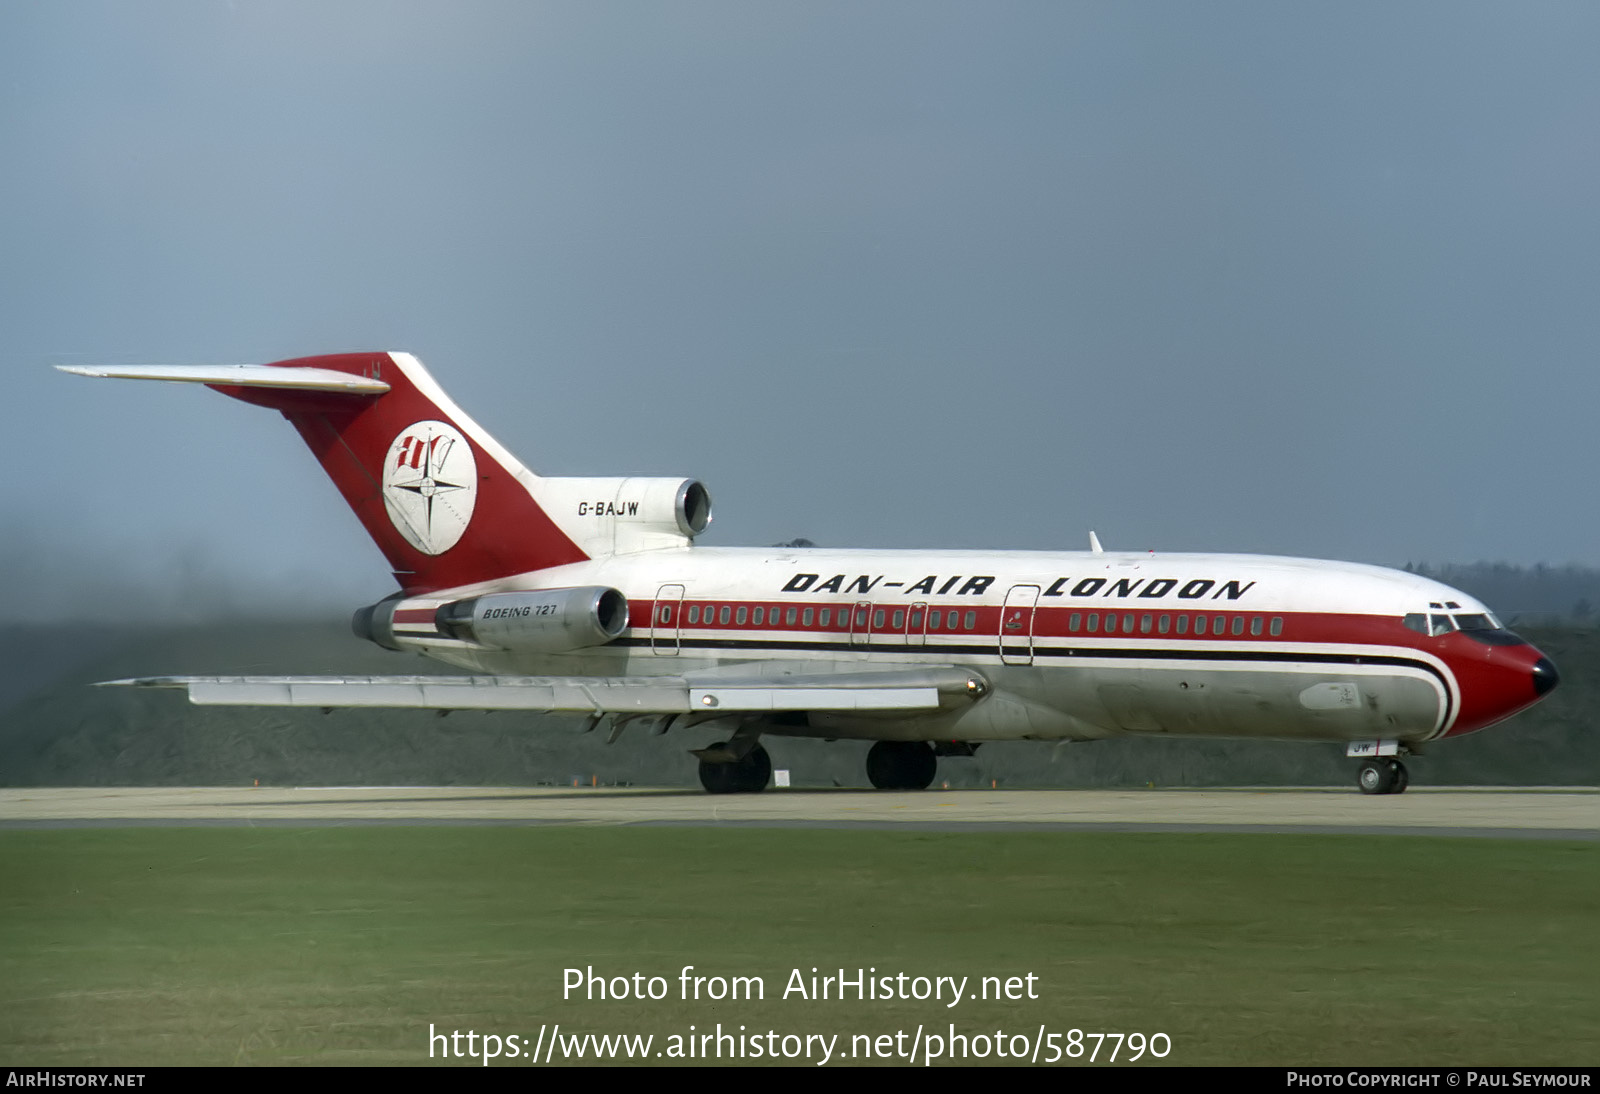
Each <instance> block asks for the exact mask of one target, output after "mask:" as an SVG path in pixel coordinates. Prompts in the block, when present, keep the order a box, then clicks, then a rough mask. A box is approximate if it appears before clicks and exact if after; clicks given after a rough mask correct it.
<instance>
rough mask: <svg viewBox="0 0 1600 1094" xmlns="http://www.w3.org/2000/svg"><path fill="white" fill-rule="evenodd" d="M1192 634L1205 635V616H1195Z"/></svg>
mask: <svg viewBox="0 0 1600 1094" xmlns="http://www.w3.org/2000/svg"><path fill="white" fill-rule="evenodd" d="M1194 633H1195V634H1205V633H1206V617H1205V616H1203V615H1197V616H1195V617H1194Z"/></svg>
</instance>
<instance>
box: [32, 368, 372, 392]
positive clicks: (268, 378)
mask: <svg viewBox="0 0 1600 1094" xmlns="http://www.w3.org/2000/svg"><path fill="white" fill-rule="evenodd" d="M56 368H58V369H60V370H61V371H62V372H70V373H72V374H73V375H75V376H100V377H105V378H107V379H116V380H173V381H178V382H182V383H191V384H217V385H222V386H226V387H271V388H287V389H289V390H292V391H334V392H338V393H340V394H343V395H382V394H383V393H384V392H386V391H388V390H389V385H388V384H386V383H384V382H383V381H382V380H374V379H372V378H371V377H370V376H355V375H352V374H350V373H348V372H339V371H337V370H335V369H331V368H293V367H279V366H275V365H57V366H56Z"/></svg>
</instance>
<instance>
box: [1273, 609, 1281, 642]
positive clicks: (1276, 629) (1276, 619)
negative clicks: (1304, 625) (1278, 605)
mask: <svg viewBox="0 0 1600 1094" xmlns="http://www.w3.org/2000/svg"><path fill="white" fill-rule="evenodd" d="M1271 629H1272V636H1273V637H1274V638H1276V637H1277V636H1278V635H1280V634H1282V633H1283V616H1281V615H1275V616H1273V617H1272V628H1271Z"/></svg>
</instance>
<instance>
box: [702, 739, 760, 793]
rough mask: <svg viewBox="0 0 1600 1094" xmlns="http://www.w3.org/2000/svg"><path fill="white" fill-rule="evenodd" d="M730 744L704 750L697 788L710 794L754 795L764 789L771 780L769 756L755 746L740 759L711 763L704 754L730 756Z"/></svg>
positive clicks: (731, 747)
mask: <svg viewBox="0 0 1600 1094" xmlns="http://www.w3.org/2000/svg"><path fill="white" fill-rule="evenodd" d="M733 745H734V742H733V741H724V742H722V743H721V744H719V745H713V746H711V747H710V748H708V749H704V750H703V752H702V754H701V756H700V785H701V786H703V787H705V788H706V790H707V791H708V792H709V793H712V794H755V793H757V792H759V791H762V790H765V789H766V788H767V780H768V779H770V778H772V757H770V756H768V755H767V750H766V749H764V748H762V747H761V746H760V745H756V746H755V747H753V748H751V749H750V750H749V751H748V752H746V753H745V754H744V755H743V756H742V757H740V758H739V759H736V760H735V759H729V760H725V761H722V762H720V763H719V762H713V761H711V760H708V759H707V758H706V755H714V756H720V755H728V756H731V755H732V754H733Z"/></svg>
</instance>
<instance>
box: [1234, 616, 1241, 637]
mask: <svg viewBox="0 0 1600 1094" xmlns="http://www.w3.org/2000/svg"><path fill="white" fill-rule="evenodd" d="M1233 633H1234V634H1243V633H1244V616H1242V615H1236V616H1234V617H1233Z"/></svg>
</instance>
